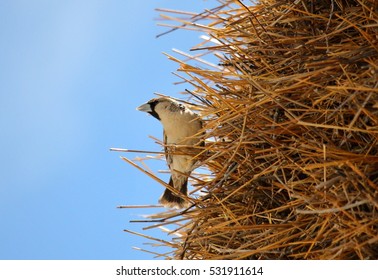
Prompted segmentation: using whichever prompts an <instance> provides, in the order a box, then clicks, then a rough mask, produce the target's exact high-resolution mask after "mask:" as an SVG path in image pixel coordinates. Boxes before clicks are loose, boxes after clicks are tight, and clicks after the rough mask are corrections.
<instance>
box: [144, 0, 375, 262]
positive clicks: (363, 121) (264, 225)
mask: <svg viewBox="0 0 378 280" xmlns="http://www.w3.org/2000/svg"><path fill="white" fill-rule="evenodd" d="M246 2H247V1H243V2H241V1H240V2H239V1H232V0H223V1H221V5H222V8H221V9H214V10H209V11H206V12H205V13H202V14H201V16H200V17H201V19H207V20H208V22H207V23H206V24H200V23H197V21H196V22H194V21H193V22H191V21H190V18H189V19H182V18H180V16H181V17H183V14H182V13H181V14H180V13H179V14H178V18H174V17H173V16H170V19H175V20H176V21H179V22H180V24H181V25H179V26H178V27H179V28H187V29H197V30H199V31H201V32H203V31H205V32H206V33H207V34H208V38H209V39H208V42H204V43H203V44H202V45H199V46H197V47H195V48H194V50H197V52H195V53H194V54H191V55H187V57H184V59H181V60H180V59H178V58H174V57H172V56H170V57H169V58H170V59H172V60H175V61H177V62H178V63H179V64H180V68H179V70H178V73H177V75H178V76H180V77H181V78H182V79H183V81H185V82H186V83H188V85H189V86H190V87H193V88H194V89H193V90H191V91H190V93H191V95H193V96H194V97H195V98H194V99H193V100H196V104H197V109H199V110H200V111H201V114H202V116H203V118H204V119H205V120H206V124H205V126H206V132H207V138H208V139H209V141H207V144H206V151H205V153H203V154H202V156H201V163H202V165H203V166H206V167H207V168H208V169H209V171H210V173H211V174H210V175H203V176H195V177H196V179H195V180H192V184H193V185H194V187H195V188H196V190H197V191H201V192H202V194H203V195H202V196H194V198H193V202H194V203H195V204H194V206H192V207H191V208H189V209H187V210H185V211H183V212H180V213H172V212H165V213H163V214H157V217H158V219H157V220H156V217H152V218H151V219H152V221H154V222H155V223H153V225H152V226H151V227H159V226H166V225H176V228H175V229H174V230H172V232H171V233H172V234H176V236H175V237H174V238H173V239H172V241H169V242H166V241H164V242H163V243H164V244H163V246H168V247H171V248H172V252H171V253H170V254H166V255H163V257H165V258H175V259H378V2H377V1H376V0H356V1H342V0H334V1H325V0H313V1H300V0H297V1H276V0H261V1H259V2H258V3H257V4H256V5H255V6H252V5H251V6H246V5H247V4H246ZM170 12H171V11H169V13H170ZM191 18H193V17H191ZM175 28H176V27H175ZM209 53H210V54H214V57H215V58H216V59H217V60H218V62H219V64H218V65H215V66H214V65H213V67H211V65H210V66H209V64H208V65H206V64H204V63H202V62H203V60H204V59H202V61H200V60H199V58H200V57H201V54H206V55H208V54H209ZM201 64H202V65H201ZM148 228H150V227H148Z"/></svg>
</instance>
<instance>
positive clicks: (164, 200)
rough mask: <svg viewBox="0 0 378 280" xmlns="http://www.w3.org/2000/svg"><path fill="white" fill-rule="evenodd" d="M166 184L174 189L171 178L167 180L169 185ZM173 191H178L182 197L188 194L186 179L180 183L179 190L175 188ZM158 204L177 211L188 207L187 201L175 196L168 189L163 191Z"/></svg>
mask: <svg viewBox="0 0 378 280" xmlns="http://www.w3.org/2000/svg"><path fill="white" fill-rule="evenodd" d="M168 184H169V185H170V186H171V187H172V188H175V186H174V184H173V180H172V176H171V178H169V183H168ZM175 189H179V191H180V192H181V193H182V194H183V195H187V193H188V178H186V179H185V181H183V182H182V184H181V186H180V188H175ZM159 203H161V204H162V205H164V206H165V207H169V208H177V209H180V208H185V207H188V206H189V203H188V202H187V201H185V200H184V199H183V198H181V197H179V196H177V195H175V194H174V193H173V192H172V191H171V190H169V189H165V191H164V193H163V195H162V196H161V197H160V199H159Z"/></svg>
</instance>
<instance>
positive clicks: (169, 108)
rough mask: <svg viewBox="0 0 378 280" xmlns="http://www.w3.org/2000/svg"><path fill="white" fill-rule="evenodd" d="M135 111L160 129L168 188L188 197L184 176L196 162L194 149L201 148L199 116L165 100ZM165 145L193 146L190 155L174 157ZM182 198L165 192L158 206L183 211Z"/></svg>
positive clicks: (153, 102)
mask: <svg viewBox="0 0 378 280" xmlns="http://www.w3.org/2000/svg"><path fill="white" fill-rule="evenodd" d="M137 110H139V111H142V112H147V113H149V114H150V115H152V116H153V117H155V118H156V119H158V120H159V121H160V122H161V123H162V125H163V129H164V131H163V134H164V145H165V148H164V149H165V155H166V159H167V164H168V167H169V169H170V171H171V177H170V179H169V183H168V184H169V185H170V186H172V187H173V188H175V189H176V190H178V191H179V192H180V193H181V194H182V196H187V195H188V176H189V175H190V173H191V172H192V171H193V169H194V164H195V162H196V160H195V159H193V157H194V155H195V153H196V152H195V151H196V148H195V146H198V145H203V140H202V135H200V130H201V129H202V121H201V120H200V119H199V116H198V115H197V114H196V113H194V112H193V111H191V110H190V109H189V108H187V107H186V106H184V105H182V104H180V103H178V102H177V101H175V100H173V99H171V98H168V97H159V98H154V99H151V100H150V101H148V102H147V103H145V104H143V105H141V106H139V107H138V108H137ZM169 145H178V146H180V145H184V146H193V150H192V151H193V155H175V154H171V153H169V150H168V147H167V146H169ZM182 196H181V197H180V196H178V195H176V194H174V193H173V192H171V191H170V190H169V189H167V188H166V189H165V191H164V193H163V195H162V196H161V197H160V199H159V202H160V203H161V204H162V205H164V206H165V207H171V208H184V207H188V206H189V203H188V202H187V201H185V200H184V199H183V198H182Z"/></svg>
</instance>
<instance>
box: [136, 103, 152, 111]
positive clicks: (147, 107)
mask: <svg viewBox="0 0 378 280" xmlns="http://www.w3.org/2000/svg"><path fill="white" fill-rule="evenodd" d="M136 109H137V110H138V111H141V112H146V113H151V112H152V110H151V106H150V104H148V103H145V104H142V105H140V106H139V107H137V108H136Z"/></svg>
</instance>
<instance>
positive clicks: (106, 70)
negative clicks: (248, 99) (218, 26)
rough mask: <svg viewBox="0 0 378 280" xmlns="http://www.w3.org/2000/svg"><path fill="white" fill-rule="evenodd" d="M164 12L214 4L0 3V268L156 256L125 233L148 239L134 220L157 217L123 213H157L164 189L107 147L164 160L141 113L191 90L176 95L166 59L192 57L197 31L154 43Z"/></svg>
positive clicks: (152, 124) (121, 0)
mask: <svg viewBox="0 0 378 280" xmlns="http://www.w3.org/2000/svg"><path fill="white" fill-rule="evenodd" d="M211 3H212V4H211ZM158 7H160V8H171V9H181V10H189V11H202V10H203V8H212V7H214V3H213V2H210V1H179V0H176V1H169V0H165V1H162V0H161V1H139V0H130V1H126V0H118V1H117V0H111V1H105V0H102V1H100V0H81V1H76V0H71V1H50V0H35V1H26V0H24V1H21V0H2V1H0V37H1V44H0V131H1V132H0V133H1V137H0V162H1V166H0V259H151V258H153V255H150V254H147V253H143V252H140V251H136V250H134V249H132V246H137V247H142V248H145V249H151V248H150V247H148V246H145V245H143V243H144V242H146V241H147V240H145V239H143V238H140V237H135V236H133V235H130V234H127V233H124V232H123V229H129V230H133V231H138V232H143V230H142V227H143V226H145V225H143V224H130V223H129V220H133V219H139V218H140V215H141V214H146V213H153V212H155V211H157V210H151V209H148V210H144V209H130V210H121V209H117V208H116V206H118V205H125V204H131V205H132V204H156V202H157V199H158V197H159V196H160V194H161V192H162V191H163V189H162V187H161V186H160V185H158V184H157V183H155V182H154V181H152V180H151V179H150V178H148V177H146V176H145V175H143V174H142V173H140V172H139V171H138V170H136V169H134V168H133V167H131V166H130V165H128V164H127V163H125V162H123V161H122V160H121V159H119V156H120V155H121V154H120V153H114V152H109V148H110V147H123V148H129V149H146V150H159V147H158V146H157V145H156V144H155V143H154V142H153V140H151V139H150V138H148V136H149V135H153V136H156V137H159V138H160V137H161V134H162V130H161V127H160V124H159V123H158V122H157V121H156V120H155V119H153V118H152V117H149V116H147V115H145V114H143V113H141V112H138V111H136V110H135V107H137V106H138V105H140V104H141V103H143V102H144V101H147V100H148V99H150V98H152V97H153V92H161V93H164V94H167V95H173V96H178V93H179V92H180V91H182V90H183V89H184V88H185V87H189V85H185V86H174V85H173V82H175V81H178V78H176V77H175V76H173V75H172V74H171V72H173V71H175V70H176V69H177V68H178V65H177V64H175V63H173V62H171V61H169V60H168V59H167V58H166V57H165V56H164V55H163V54H162V52H168V53H172V52H171V49H172V48H178V49H180V50H183V51H188V50H189V48H190V47H192V46H194V45H196V44H197V43H199V42H200V41H201V40H200V39H199V36H200V33H195V32H190V31H182V30H181V31H176V32H174V33H171V34H169V35H166V36H163V37H162V38H159V39H156V38H155V36H156V35H157V34H159V33H161V32H164V31H166V30H167V29H166V28H162V27H158V26H157V21H156V20H155V19H156V18H158V16H159V13H158V12H156V11H154V9H155V8H158ZM127 156H128V157H131V158H133V157H135V156H137V155H136V154H129V155H127ZM151 167H152V168H153V169H154V170H157V169H165V168H166V167H165V163H164V162H158V161H156V162H151ZM161 177H162V178H163V179H166V178H167V177H166V175H161ZM144 233H146V234H150V235H154V236H156V237H158V238H165V237H166V236H165V235H164V234H162V233H161V232H160V231H158V230H157V231H148V232H144Z"/></svg>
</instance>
